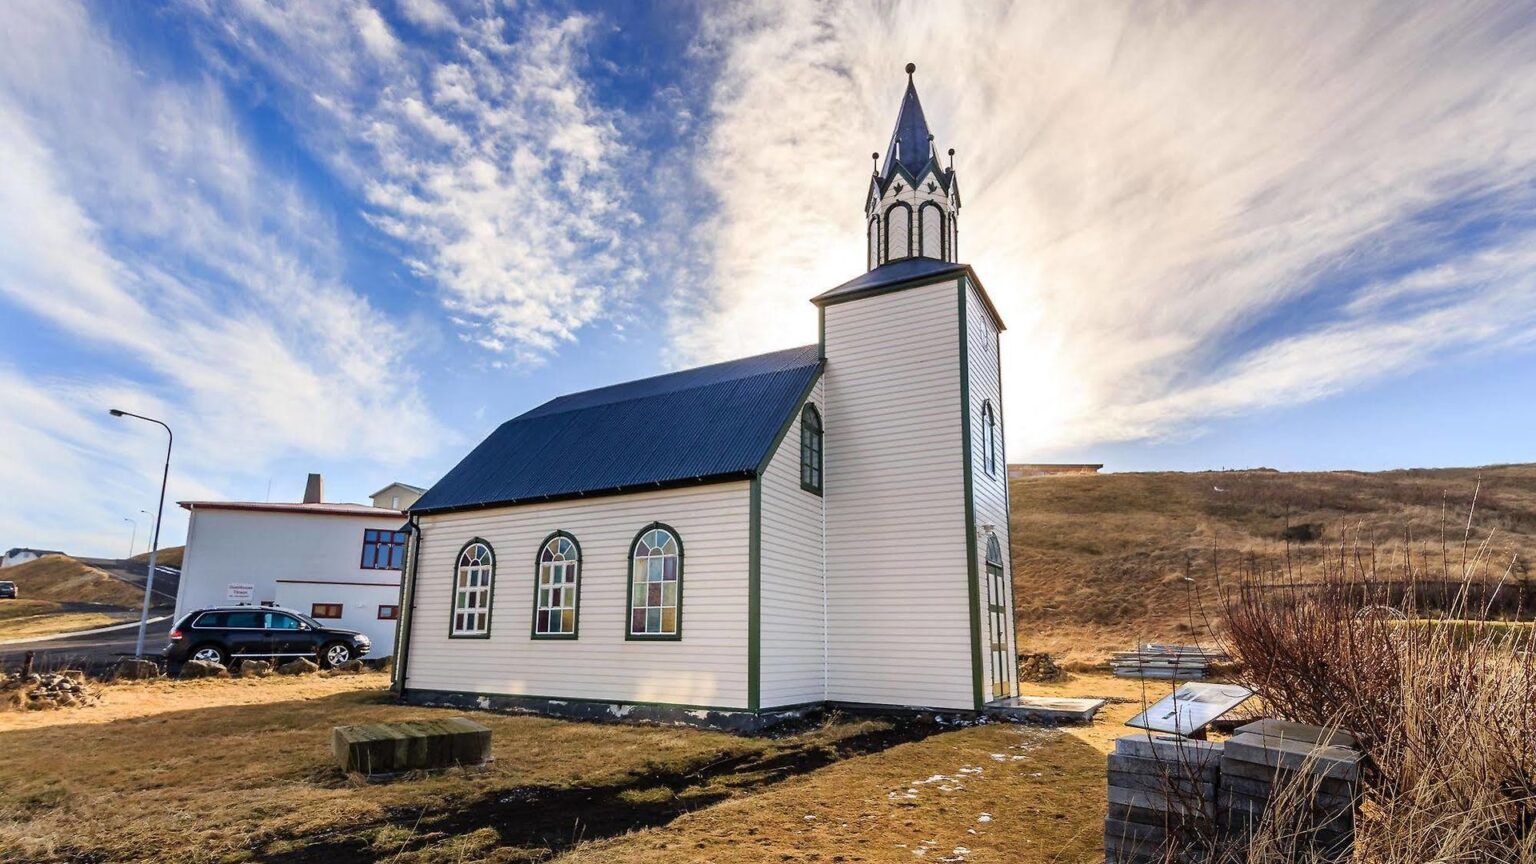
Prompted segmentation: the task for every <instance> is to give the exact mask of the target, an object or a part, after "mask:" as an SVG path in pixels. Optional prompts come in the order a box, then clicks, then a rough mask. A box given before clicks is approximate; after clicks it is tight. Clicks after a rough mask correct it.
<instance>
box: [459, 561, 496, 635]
mask: <svg viewBox="0 0 1536 864" xmlns="http://www.w3.org/2000/svg"><path fill="white" fill-rule="evenodd" d="M476 546H481V547H484V549H485V552H486V557H487V559H488V560H489V562H490V564H489V568H490V574H489V578H488V579H487V581H486V582H485V584H484V585H483V586H480V585H476V586H473V588H474V589H476V590H478V589H479V588H481V587H484V589H485V603H484V604H483V605H482V606H474V607H464V608H466V609H471V610H473V611H469V612H460V611H459V610H460V606H459V594H460V587H459V577H460V576H461V575H462V574H461V571H462V570H464V569H465V567H466V566H479V565H473V564H471V565H466V563H465V562H466V558H467V556H468V555H469V552H470V550H471V549H473V548H474V547H476ZM450 587H451V588H452V590H453V594H452V595H451V599H450V602H449V606H448V638H449V639H489V638H491V612H492V610H493V609H494V608H495V605H496V549H495V547H493V546H491V544H490V542H489V541H487V540H485V539H484V538H482V537H475V538H473V539H472V540H470V541H469V542H467V543H465V544H464V545H463V546H460V547H459V552H458V554H457V555H455V556H454V558H453V580H452V584H451V586H450ZM482 610H483V614H484V615H485V628H484V629H483V630H481V629H479V628H473V627H463V628H461V627H459V626H458V625H459V616H460V615H479V614H482Z"/></svg>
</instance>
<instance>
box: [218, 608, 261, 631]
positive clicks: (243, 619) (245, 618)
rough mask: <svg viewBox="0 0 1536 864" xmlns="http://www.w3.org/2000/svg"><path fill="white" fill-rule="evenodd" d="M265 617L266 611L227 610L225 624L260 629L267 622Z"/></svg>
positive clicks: (226, 625)
mask: <svg viewBox="0 0 1536 864" xmlns="http://www.w3.org/2000/svg"><path fill="white" fill-rule="evenodd" d="M265 617H266V613H265V612H226V613H224V626H225V627H243V628H254V629H260V628H261V627H262V625H263V624H265V623H266V622H265V621H263V620H262V619H263V618H265Z"/></svg>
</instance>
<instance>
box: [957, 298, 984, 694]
mask: <svg viewBox="0 0 1536 864" xmlns="http://www.w3.org/2000/svg"><path fill="white" fill-rule="evenodd" d="M959 286H960V288H959V291H958V292H957V296H958V297H959V312H960V434H961V437H962V438H963V439H964V446H963V447H962V448H961V449H962V450H963V452H964V459H965V574H966V575H965V578H966V583H967V584H966V596H967V597H968V598H969V599H970V612H971V689H972V691H973V694H974V696H975V702H976V710H977V711H980V710H981V709H982V706H983V705H985V704H986V702H985V700H984V699H983V698H982V678H983V677H984V676H983V675H982V672H981V585H980V584H978V582H979V576H980V574H979V573H978V572H977V567H976V528H975V524H976V497H975V489H974V488H973V487H974V481H973V479H972V477H971V472H972V470H973V469H974V467H975V466H974V465H973V464H972V453H971V357H970V346H969V345H968V344H967V343H968V342H969V341H970V327H969V326H968V322H967V321H966V317H965V306H966V303H965V292H966V280H965V278H964V277H962V278H961V279H960V280H959Z"/></svg>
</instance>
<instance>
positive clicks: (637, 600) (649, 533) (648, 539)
mask: <svg viewBox="0 0 1536 864" xmlns="http://www.w3.org/2000/svg"><path fill="white" fill-rule="evenodd" d="M682 562H683V555H682V544H680V543H679V542H678V539H677V536H676V535H675V534H673V533H672V532H671V531H670V530H668V529H667V528H665V527H662V526H653V527H651V528H649V529H647V530H646V531H643V532H641V534H640V536H639V537H638V538H636V539H635V546H634V549H633V551H632V552H631V554H630V567H629V634H630V635H631V636H642V637H644V636H670V637H676V636H680V635H681V634H682V596H683V563H682Z"/></svg>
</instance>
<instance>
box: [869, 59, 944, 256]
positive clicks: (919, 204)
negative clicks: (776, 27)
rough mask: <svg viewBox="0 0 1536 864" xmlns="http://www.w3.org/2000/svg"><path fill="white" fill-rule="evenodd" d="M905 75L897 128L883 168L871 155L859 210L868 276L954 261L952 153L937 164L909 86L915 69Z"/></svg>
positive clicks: (913, 84) (913, 87)
mask: <svg viewBox="0 0 1536 864" xmlns="http://www.w3.org/2000/svg"><path fill="white" fill-rule="evenodd" d="M906 71H907V90H906V93H904V94H903V95H902V97H901V109H900V111H899V112H898V113H897V115H896V128H895V129H894V130H892V132H891V143H890V144H889V145H888V146H887V147H886V150H885V162H884V164H879V162H878V159H879V154H874V155H875V158H876V160H877V165H878V167H877V168H876V170H875V175H874V177H873V178H871V180H870V189H869V197H868V198H867V199H866V200H865V205H864V213H865V216H866V218H867V228H868V239H869V268H870V269H871V270H873V269H874V268H876V267H878V266H880V265H881V264H885V263H887V262H890V261H896V260H899V259H902V258H915V257H922V258H938V259H940V260H943V261H951V262H953V261H955V260H956V258H955V245H956V242H957V241H958V240H959V236H958V233H957V230H956V228H955V217H956V215H957V213H958V211H959V209H960V189H959V185H958V184H957V183H956V182H955V169H954V155H955V151H954V150H950V151H949V156H950V165H949V167H948V168H945V167H943V166H941V165H940V164H939V160H938V158H937V157H938V152H937V150H936V149H935V147H934V143H933V132H931V131H930V130H929V129H928V118H927V116H925V115H924V114H923V103H922V102H921V101H920V100H919V99H918V98H917V84H916V82H915V81H914V80H913V76H914V73H916V72H917V64H915V63H908V64H907V69H906Z"/></svg>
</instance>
